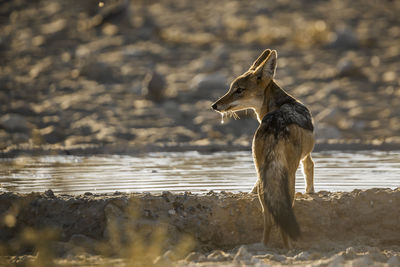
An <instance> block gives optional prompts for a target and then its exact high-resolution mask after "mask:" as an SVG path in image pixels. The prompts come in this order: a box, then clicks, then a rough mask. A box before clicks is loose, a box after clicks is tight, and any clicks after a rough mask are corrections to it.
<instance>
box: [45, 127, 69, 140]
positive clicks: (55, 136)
mask: <svg viewBox="0 0 400 267" xmlns="http://www.w3.org/2000/svg"><path fill="white" fill-rule="evenodd" d="M40 135H41V137H42V138H43V139H44V141H46V143H49V144H56V143H59V142H62V141H64V140H65V138H66V137H67V136H66V134H65V130H63V129H60V128H59V127H56V126H54V125H51V126H48V127H46V128H43V129H40Z"/></svg>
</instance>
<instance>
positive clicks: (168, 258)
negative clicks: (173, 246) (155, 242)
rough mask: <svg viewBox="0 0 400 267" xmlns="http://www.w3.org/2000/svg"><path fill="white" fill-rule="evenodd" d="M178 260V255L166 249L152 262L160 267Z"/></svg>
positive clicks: (171, 264)
mask: <svg viewBox="0 0 400 267" xmlns="http://www.w3.org/2000/svg"><path fill="white" fill-rule="evenodd" d="M177 260H179V257H178V256H177V255H176V254H175V253H174V252H173V251H171V250H167V251H166V252H165V253H164V254H163V255H162V256H159V257H157V258H156V259H155V260H154V262H153V264H154V265H155V266H160V267H164V266H165V267H168V266H173V262H174V261H177Z"/></svg>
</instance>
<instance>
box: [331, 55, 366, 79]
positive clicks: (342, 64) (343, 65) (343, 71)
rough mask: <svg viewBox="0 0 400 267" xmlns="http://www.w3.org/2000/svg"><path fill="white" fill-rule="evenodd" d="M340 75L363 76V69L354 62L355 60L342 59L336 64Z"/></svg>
mask: <svg viewBox="0 0 400 267" xmlns="http://www.w3.org/2000/svg"><path fill="white" fill-rule="evenodd" d="M336 68H337V75H338V76H339V77H358V76H362V73H361V69H360V68H359V67H357V66H356V65H355V64H354V61H353V60H349V59H343V60H340V61H339V62H338V64H337V66H336Z"/></svg>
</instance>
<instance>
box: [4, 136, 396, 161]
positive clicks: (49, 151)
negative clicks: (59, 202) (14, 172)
mask: <svg viewBox="0 0 400 267" xmlns="http://www.w3.org/2000/svg"><path fill="white" fill-rule="evenodd" d="M250 150H251V146H250V145H232V144H209V145H196V144H186V143H182V144H142V145H134V146H129V145H84V146H75V147H62V146H40V147H29V146H15V147H10V148H7V149H4V150H0V158H12V157H18V156H21V155H27V156H39V155H75V156H85V155H113V154H115V155H141V154H146V153H151V152H187V151H197V152H199V153H205V154H207V153H214V152H232V151H250ZM373 150H376V151H396V150H400V143H397V142H393V143H392V142H388V143H385V142H378V141H376V140H371V141H369V142H360V141H359V140H347V141H344V140H332V141H331V142H317V143H316V145H315V147H314V150H313V151H314V152H322V151H344V152H346V151H373Z"/></svg>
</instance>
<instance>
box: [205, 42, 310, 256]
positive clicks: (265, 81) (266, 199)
mask: <svg viewBox="0 0 400 267" xmlns="http://www.w3.org/2000/svg"><path fill="white" fill-rule="evenodd" d="M276 64H277V53H276V51H275V50H272V51H271V50H269V49H267V50H265V51H264V52H263V53H262V54H261V55H260V56H259V57H258V58H257V60H256V61H255V62H254V63H253V65H252V66H251V67H250V69H249V70H248V71H246V72H245V73H244V74H242V75H240V76H239V77H237V78H236V79H235V80H234V81H233V82H232V84H231V86H230V89H229V90H228V92H227V93H226V94H225V95H224V96H222V97H221V98H220V99H219V100H218V101H217V102H215V103H214V104H213V105H212V108H213V109H214V110H216V111H218V112H221V113H226V112H235V111H239V110H244V109H253V110H254V111H255V113H256V115H257V119H258V121H259V122H260V126H259V127H258V129H257V131H256V133H255V135H254V139H253V158H254V164H255V167H256V170H257V175H258V180H257V183H256V184H255V186H254V188H253V190H252V192H253V193H258V197H259V200H260V202H261V206H262V210H263V215H264V236H263V242H264V244H265V245H266V244H267V242H268V239H269V234H270V231H271V227H272V223H273V221H272V220H274V221H275V222H276V223H277V224H278V225H279V227H280V229H281V235H282V239H283V243H284V245H285V246H286V247H287V248H289V247H290V246H291V245H290V240H289V238H288V237H290V238H291V239H293V240H295V239H296V238H298V237H299V236H300V227H299V225H298V223H297V221H296V217H295V215H294V213H293V209H292V206H293V202H294V194H295V175H296V170H297V168H298V166H299V163H300V161H301V162H302V167H303V173H304V175H305V179H306V184H307V186H306V192H307V193H312V192H314V162H313V160H312V159H311V151H312V150H313V147H314V134H313V130H314V127H313V124H312V120H311V114H310V112H309V111H308V109H307V108H306V107H305V106H304V105H303V104H302V103H300V102H299V101H297V100H296V99H295V98H294V97H292V96H290V95H289V94H287V93H286V92H285V91H284V90H283V89H281V88H280V87H279V86H278V85H277V84H276V83H275V81H274V79H273V78H274V75H275V70H276Z"/></svg>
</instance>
